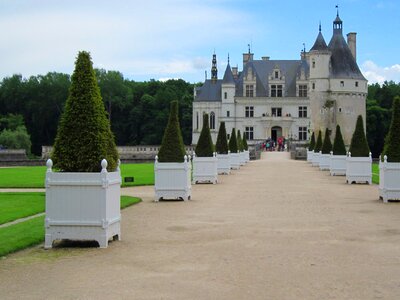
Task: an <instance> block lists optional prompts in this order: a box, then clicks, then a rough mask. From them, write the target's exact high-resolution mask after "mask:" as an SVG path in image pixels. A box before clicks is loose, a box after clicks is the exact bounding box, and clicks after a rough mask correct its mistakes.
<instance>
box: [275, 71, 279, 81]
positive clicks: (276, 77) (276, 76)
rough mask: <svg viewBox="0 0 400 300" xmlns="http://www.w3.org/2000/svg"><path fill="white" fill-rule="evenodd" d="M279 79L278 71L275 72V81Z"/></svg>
mask: <svg viewBox="0 0 400 300" xmlns="http://www.w3.org/2000/svg"><path fill="white" fill-rule="evenodd" d="M278 78H279V71H275V79H278Z"/></svg>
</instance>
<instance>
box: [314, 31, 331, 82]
mask: <svg viewBox="0 0 400 300" xmlns="http://www.w3.org/2000/svg"><path fill="white" fill-rule="evenodd" d="M309 57H310V80H312V79H322V78H325V79H327V78H328V77H329V61H330V58H331V51H330V50H329V48H328V46H327V45H326V42H325V39H324V37H323V36H322V33H321V24H320V25H319V33H318V36H317V39H316V40H315V43H314V45H313V46H312V48H311V49H310V52H309ZM321 88H322V87H321Z"/></svg>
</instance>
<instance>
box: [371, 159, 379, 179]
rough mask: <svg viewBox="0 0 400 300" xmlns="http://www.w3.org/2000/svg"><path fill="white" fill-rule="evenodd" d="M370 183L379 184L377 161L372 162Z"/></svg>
mask: <svg viewBox="0 0 400 300" xmlns="http://www.w3.org/2000/svg"><path fill="white" fill-rule="evenodd" d="M372 183H375V184H379V163H373V164H372Z"/></svg>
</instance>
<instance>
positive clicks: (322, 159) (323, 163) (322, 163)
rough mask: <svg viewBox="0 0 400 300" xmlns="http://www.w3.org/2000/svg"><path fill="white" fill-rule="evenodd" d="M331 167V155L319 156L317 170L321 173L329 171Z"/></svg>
mask: <svg viewBox="0 0 400 300" xmlns="http://www.w3.org/2000/svg"><path fill="white" fill-rule="evenodd" d="M330 165H331V155H330V154H322V153H321V154H320V156H319V169H320V170H321V171H326V170H328V171H329V169H330Z"/></svg>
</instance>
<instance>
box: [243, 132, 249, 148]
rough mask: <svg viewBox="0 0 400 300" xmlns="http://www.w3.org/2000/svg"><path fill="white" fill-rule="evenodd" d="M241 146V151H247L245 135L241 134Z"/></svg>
mask: <svg viewBox="0 0 400 300" xmlns="http://www.w3.org/2000/svg"><path fill="white" fill-rule="evenodd" d="M242 145H243V150H245V151H247V150H249V146H248V145H247V140H246V134H243V138H242Z"/></svg>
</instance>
